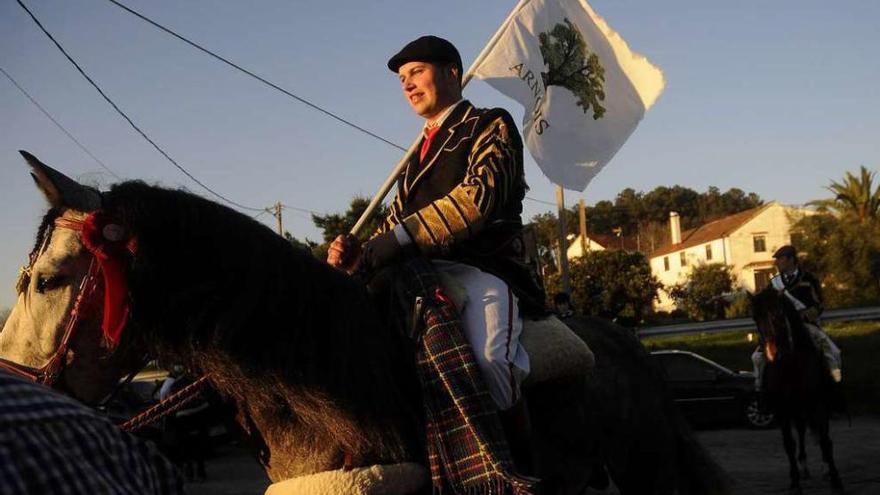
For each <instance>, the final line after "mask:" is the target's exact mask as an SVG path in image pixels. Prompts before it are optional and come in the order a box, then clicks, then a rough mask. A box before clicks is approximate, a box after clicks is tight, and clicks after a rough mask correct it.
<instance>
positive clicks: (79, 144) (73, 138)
mask: <svg viewBox="0 0 880 495" xmlns="http://www.w3.org/2000/svg"><path fill="white" fill-rule="evenodd" d="M0 72H2V73H3V75H4V76H6V78H7V79H9V81H10V82H12V84H13V85H14V86H15V87H16V88H18V90H19V91H21V93H22V94H23V95H25V96H26V97H27V99H28V100H30V101H31V103H33V104H34V106H35V107H37V108H38V109H40V111H41V112H43V115H45V116H46V118H48V119H49V120H51V121H52V123H53V124H55V126H56V127H58V128H59V129H61V132H63V133H64V134H66V135H67V137H69V138H70V140H71V141H73V142H74V143H76V145H77V146H79V149H81V150H83V152H85V154H87V155H89V156H90V157H92V160H95V162H97V163H98V165H100V166H101V167H103V168H104V170H106V171H107V172H109V173H110V175H112V176H113V177H115V178H116V179H118V180H122V177H120V176H119V175H118V174H117V173H116V172H114V171H113V170H112V169H111V168H110V167H108V166H107V165H106V164H105V163H104V162H102V161H101V160H99V159H98V157H96V156H95V155H94V154H92V152H91V151H89V149H88V148H86V147H85V145H83V144H82V143H81V142H79V140H78V139H76V138H75V137H73V134H71V133H70V132H68V131H67V129H65V128H64V126H63V125H61V123H60V122H58V121H57V120H55V118H54V117H52V115H51V114H49V112H48V111H46V109H45V108H43V106H42V105H40V103H39V102H38V101H37V100H35V99H34V97H33V96H31V95H30V93H28V92H27V91H26V90H25V89H24V88H23V87H21V85H20V84H18V81H16V80H15V79H14V78H13V77H12V76H11V75H9V73H8V72H6V71H5V70H3V67H0Z"/></svg>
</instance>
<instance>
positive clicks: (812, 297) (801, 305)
mask: <svg viewBox="0 0 880 495" xmlns="http://www.w3.org/2000/svg"><path fill="white" fill-rule="evenodd" d="M773 258H775V260H776V268H777V269H778V270H779V274H778V275H777V276H775V277H773V278H772V279H771V280H770V287H772V288H773V289H774V290H776V291H777V292H779V293H781V294H783V295H784V296H785V300H786V301H787V303H788V304H791V305H793V306H794V308H795V309H796V310H797V311H798V313H799V314H800V315H801V318H802V319H803V321H804V326H806V328H807V331H808V332H809V334H810V338H811V339H812V340H813V343H814V344H815V346H816V348H817V349H818V350H819V351H820V352H821V353H822V355H823V356H824V358H825V361H826V362H827V363H828V369H829V370H830V371H831V377H832V378H833V379H834V382H835V383H839V382H840V380H841V379H842V374H841V360H840V349H839V348H838V347H837V345H835V344H834V342H833V341H832V340H831V338H830V337H829V336H828V334H827V333H825V331H824V330H822V327H820V326H819V324H820V317H821V315H822V311H823V310H824V307H823V304H822V288H821V286H820V284H819V279H818V278H816V276H815V275H813V274H812V273H810V272H807V271H804V270H802V269H801V268H800V266H799V265H798V259H797V250H796V249H795V248H794V246H782V247H781V248H779V249H778V250H776V252H775V253H773ZM763 347H764V346H763V342H761V343H759V345H758V348H757V349H755V352H754V353H752V363H753V364H754V366H755V388H756V389H758V390H760V389H761V386H762V383H761V380H762V379H763V373H764V368H765V367H766V365H767V361H766V357H765V356H764V352H763Z"/></svg>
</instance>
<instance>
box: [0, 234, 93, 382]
mask: <svg viewBox="0 0 880 495" xmlns="http://www.w3.org/2000/svg"><path fill="white" fill-rule="evenodd" d="M54 226H55V227H56V228H67V229H74V230H81V229H82V221H81V220H74V219H70V218H64V217H58V218H56V219H55V221H54ZM52 231H53V229H51V228H47V229H46V231H45V232H44V233H43V240H42V241H41V245H40V248H39V249H38V250H36V251H34V253H32V254H31V257H30V260H29V263H28V266H27V267H25V268H23V269H22V270H21V274H20V275H19V280H18V282H17V283H16V288H17V290H18V291H19V293H21V292H22V291H24V290H26V288H27V286H28V282H29V279H30V277H31V274H32V272H33V268H34V264H35V263H36V262H37V259H39V257H40V256H41V255H42V254H43V253H44V252H45V251H46V249H48V246H49V238H50V237H51V236H52ZM98 275H99V268H98V264H97V263H96V261H95V258H94V257H92V259H91V261H90V262H89V269H88V272H86V276H85V277H83V279H82V280H81V281H80V283H79V289H78V291H77V294H76V299H75V300H74V302H73V305H72V306H71V308H70V311H69V312H68V313H67V317H66V321H65V323H64V333H63V334H62V336H61V342H60V343H59V345H58V347H57V348H56V349H55V352H54V353H52V355H51V356H50V357H49V360H48V361H47V362H46V364H45V365H43V366H41V367H39V368H34V367H31V366H27V365H24V364H20V363H16V362H13V361H10V360H8V359H3V358H0V368H3V369H5V370H7V371H9V372H11V373H14V374H16V375H18V376H21V377H24V378H27V379H29V380H31V381H34V382H37V383H41V384H43V385H47V386H50V387H51V386H53V385H55V382H57V381H58V378H59V377H60V376H61V373H62V372H63V371H64V369H65V367H66V366H67V364H68V361H69V360H68V358H67V354H68V351H69V350H70V343H71V341H72V340H73V337H74V336H75V335H76V333H77V330H79V328H80V326H81V323H82V321H83V319H84V317H85V316H86V311H85V310H86V309H87V308H88V307H94V305H93V304H92V303H93V302H94V296H95V295H96V294H97V293H98V292H99V285H100V277H99V276H98Z"/></svg>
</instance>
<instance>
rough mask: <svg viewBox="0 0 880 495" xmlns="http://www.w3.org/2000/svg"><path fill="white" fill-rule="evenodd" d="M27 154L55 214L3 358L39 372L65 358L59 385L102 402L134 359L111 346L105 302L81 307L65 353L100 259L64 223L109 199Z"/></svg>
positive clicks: (32, 262)
mask: <svg viewBox="0 0 880 495" xmlns="http://www.w3.org/2000/svg"><path fill="white" fill-rule="evenodd" d="M21 153H22V155H23V156H24V157H25V159H26V160H27V162H28V164H29V165H30V167H31V176H32V177H33V179H34V181H35V182H36V185H37V187H38V188H39V189H40V191H41V192H42V193H43V195H44V196H45V197H46V199H47V200H48V201H49V204H50V206H51V207H52V210H50V212H49V214H47V215H46V218H45V219H44V221H43V225H41V227H40V232H39V233H38V234H37V241H36V245H35V246H34V250H33V252H32V253H31V256H30V259H28V264H27V266H25V267H24V268H23V269H22V273H21V275H20V277H19V280H18V284H17V291H18V300H17V302H16V304H15V307H14V308H13V309H12V313H11V314H10V315H9V318H8V319H7V321H6V324H5V325H4V327H3V330H2V331H0V358H2V359H3V360H6V361H8V362H12V363H15V364H17V365H21V366H22V367H25V368H30V369H32V370H39V369H41V368H44V367H45V366H47V365H48V364H49V363H50V361H52V360H53V358H56V357H57V358H58V359H59V361H60V363H61V365H62V370H63V371H62V372H61V375H60V377H59V379H58V381H57V382H55V384H54V385H56V386H58V387H59V388H61V389H64V390H66V391H68V392H69V393H70V394H71V395H73V396H75V397H77V398H78V399H80V400H82V401H84V402H87V403H94V402H97V401H99V400H100V399H101V398H102V397H103V396H104V395H106V394H107V393H108V391H109V390H110V389H111V388H112V387H113V385H114V384H115V383H116V381H117V380H118V379H119V376H120V375H123V374H124V373H125V370H124V368H125V367H126V366H127V365H126V364H124V361H127V360H126V359H123V358H122V356H121V355H120V354H118V353H114V352H112V351H111V349H110V346H108V345H107V342H106V339H105V338H104V335H103V332H102V330H101V305H100V303H99V301H96V299H97V298H95V297H91V298H88V299H89V300H88V301H85V300H84V301H82V303H81V304H80V305H79V307H78V308H77V309H78V311H77V313H78V315H77V316H76V329H75V331H74V332H73V333H72V334H71V337H70V341H69V344H68V347H67V350H66V351H65V352H63V353H61V354H59V353H58V352H57V351H58V349H59V348H61V346H62V340H63V336H64V334H65V330H66V327H67V326H68V324H69V321H70V319H71V318H72V317H73V316H72V313H73V312H74V311H73V310H74V306H75V303H76V300H77V297H78V296H79V294H80V291H81V290H82V288H83V287H82V282H83V280H84V279H85V277H86V276H87V274H88V273H89V269H90V266H91V264H92V259H93V256H92V254H91V253H90V252H89V251H88V250H87V249H85V247H84V246H83V243H82V240H81V232H80V231H79V230H78V229H74V228H63V227H56V224H59V225H62V224H64V223H65V222H67V223H68V224H71V225H76V224H78V223H81V222H82V220H83V219H84V218H85V217H86V216H87V215H88V213H89V212H92V211H94V210H96V209H98V208H100V206H101V195H100V193H99V192H98V191H96V190H94V189H92V188H89V187H85V186H82V185H80V184H78V183H77V182H75V181H74V180H72V179H70V178H68V177H66V176H64V175H63V174H61V173H59V172H57V171H55V170H53V169H52V168H50V167H48V166H46V165H45V164H43V163H41V162H40V161H39V160H37V159H36V158H35V157H34V156H33V155H31V154H30V153H27V152H24V151H23V152H21ZM59 219H60V220H59ZM96 302H97V303H98V304H95V303H96Z"/></svg>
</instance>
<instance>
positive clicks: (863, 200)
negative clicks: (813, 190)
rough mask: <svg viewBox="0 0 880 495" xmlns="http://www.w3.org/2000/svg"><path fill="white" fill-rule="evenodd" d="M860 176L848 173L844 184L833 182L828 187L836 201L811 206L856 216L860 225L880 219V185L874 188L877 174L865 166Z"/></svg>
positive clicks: (813, 203) (816, 202)
mask: <svg viewBox="0 0 880 495" xmlns="http://www.w3.org/2000/svg"><path fill="white" fill-rule="evenodd" d="M859 172H860V173H859V176H858V177H856V176H855V175H853V174H852V173H851V172H847V173H846V175H845V176H844V177H843V182H837V181H831V185H830V186H828V187H826V189H828V190H829V191H831V192H832V193H834V195H835V197H834V199H820V200H817V201H811V202H810V204H812V205H815V206H818V207H820V208H829V209H832V210H835V211H837V212H838V213H840V214H843V215H845V214H854V215H855V216H856V217H857V218H858V219H859V222H860V223H864V222H865V221H867V220H877V219H878V218H880V185H878V186H877V188H876V189H875V188H874V176H875V175H876V172H869V171H868V169H866V168H865V166H864V165H862V166H861V167H860V171H859Z"/></svg>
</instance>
